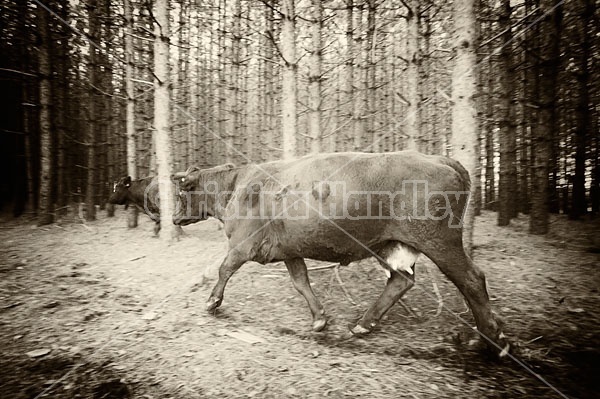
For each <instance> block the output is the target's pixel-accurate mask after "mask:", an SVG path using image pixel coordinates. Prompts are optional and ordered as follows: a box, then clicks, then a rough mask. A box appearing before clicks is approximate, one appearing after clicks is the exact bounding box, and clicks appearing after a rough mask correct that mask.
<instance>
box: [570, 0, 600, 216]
mask: <svg viewBox="0 0 600 399" xmlns="http://www.w3.org/2000/svg"><path fill="white" fill-rule="evenodd" d="M592 2H593V0H579V1H577V2H575V3H576V4H577V7H578V10H577V11H579V18H577V28H576V40H577V42H578V43H580V45H579V52H578V54H577V57H576V58H575V60H576V61H575V62H576V63H577V69H578V76H577V79H576V82H577V105H576V107H575V115H574V117H575V118H574V119H575V127H574V130H575V175H574V177H573V197H572V201H573V202H572V204H571V209H570V212H569V219H571V220H576V219H579V217H581V216H583V215H585V214H586V213H587V199H586V192H585V161H586V150H587V145H588V135H589V134H593V133H591V132H592V120H591V115H592V113H591V111H590V108H589V102H590V95H589V82H590V69H589V61H590V53H591V43H590V37H589V36H590V33H589V32H590V31H592V32H593V30H592V27H591V25H590V21H591V20H592V19H593V17H594V13H593V4H592ZM596 134H598V133H597V132H596Z"/></svg>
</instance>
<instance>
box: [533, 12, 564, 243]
mask: <svg viewBox="0 0 600 399" xmlns="http://www.w3.org/2000/svg"><path fill="white" fill-rule="evenodd" d="M539 7H540V12H541V13H542V15H544V17H543V19H542V20H541V21H540V24H539V29H540V35H539V36H538V38H539V43H540V46H539V47H540V48H539V55H540V59H541V60H540V63H539V71H538V74H539V76H540V81H539V93H538V99H539V111H538V124H537V129H535V130H534V133H533V135H532V148H533V152H532V157H533V164H532V165H533V168H532V173H531V214H530V218H529V232H530V233H533V234H546V233H547V232H548V172H549V170H548V157H549V155H550V146H551V145H552V143H551V142H550V141H549V138H550V137H552V129H555V128H556V126H555V125H554V124H553V123H554V122H555V119H554V118H555V117H554V115H553V114H554V113H555V112H556V111H555V109H556V108H555V104H556V83H557V74H558V65H559V62H560V59H559V46H560V41H559V37H560V36H559V29H558V27H559V26H560V8H559V7H560V5H559V2H558V0H540V5H539Z"/></svg>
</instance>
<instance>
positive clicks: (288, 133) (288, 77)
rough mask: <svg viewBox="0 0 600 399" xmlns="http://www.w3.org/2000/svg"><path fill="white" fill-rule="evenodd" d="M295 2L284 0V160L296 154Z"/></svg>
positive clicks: (282, 47)
mask: <svg viewBox="0 0 600 399" xmlns="http://www.w3.org/2000/svg"><path fill="white" fill-rule="evenodd" d="M294 1H295V0H282V16H281V18H282V26H281V55H282V56H283V63H284V65H283V72H282V86H281V129H282V135H283V136H282V141H283V143H282V144H283V159H289V158H293V157H294V155H295V153H296V128H297V126H296V123H297V122H296V121H297V112H296V101H297V100H296V99H297V91H296V74H297V68H298V65H297V61H296V36H295V20H296V14H295V7H294Z"/></svg>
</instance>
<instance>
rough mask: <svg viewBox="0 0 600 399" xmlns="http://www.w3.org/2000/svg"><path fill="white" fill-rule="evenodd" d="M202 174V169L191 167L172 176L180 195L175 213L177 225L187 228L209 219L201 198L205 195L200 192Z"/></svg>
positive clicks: (174, 217) (174, 219)
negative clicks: (186, 226) (189, 225)
mask: <svg viewBox="0 0 600 399" xmlns="http://www.w3.org/2000/svg"><path fill="white" fill-rule="evenodd" d="M200 172H201V169H200V168H198V167H197V166H191V167H189V168H188V169H187V170H186V171H185V172H177V173H175V174H173V175H172V176H171V180H172V181H173V183H174V184H175V187H176V189H177V194H178V195H177V204H176V206H175V213H173V223H175V224H176V225H179V226H185V225H188V224H192V223H196V222H199V221H201V220H205V219H206V218H207V217H208V215H207V214H206V210H205V208H206V207H205V206H204V205H205V203H204V202H203V201H201V198H200V197H204V195H202V193H201V192H199V190H198V185H199V181H200V180H201V179H200ZM202 199H204V198H202Z"/></svg>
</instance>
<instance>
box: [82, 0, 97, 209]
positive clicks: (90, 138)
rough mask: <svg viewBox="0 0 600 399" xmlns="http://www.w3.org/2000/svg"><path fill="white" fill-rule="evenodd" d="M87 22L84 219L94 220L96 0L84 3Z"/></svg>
mask: <svg viewBox="0 0 600 399" xmlns="http://www.w3.org/2000/svg"><path fill="white" fill-rule="evenodd" d="M86 8H87V11H88V24H89V36H90V39H91V41H90V45H89V55H88V65H87V69H88V76H89V82H90V85H89V90H88V96H89V98H88V123H87V140H86V146H87V185H86V190H85V219H86V220H87V221H92V220H96V203H95V202H96V201H95V200H96V137H97V136H98V128H99V124H98V121H97V112H98V109H97V102H96V88H97V87H99V85H98V80H99V79H98V56H97V54H96V51H97V50H96V44H95V43H97V42H98V38H99V33H100V23H99V20H98V14H97V12H98V1H97V0H88V1H87V4H86Z"/></svg>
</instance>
